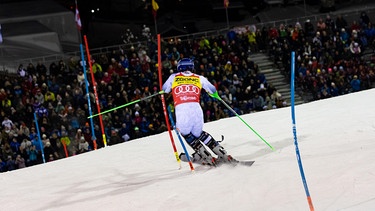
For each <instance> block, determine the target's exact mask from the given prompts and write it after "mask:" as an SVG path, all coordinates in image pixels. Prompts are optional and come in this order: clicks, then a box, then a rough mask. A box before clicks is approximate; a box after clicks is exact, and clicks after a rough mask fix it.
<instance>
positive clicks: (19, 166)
mask: <svg viewBox="0 0 375 211" xmlns="http://www.w3.org/2000/svg"><path fill="white" fill-rule="evenodd" d="M14 164H15V165H16V168H17V169H22V168H25V167H26V162H25V159H24V158H23V157H21V155H20V154H18V155H17V157H16V160H15V162H14Z"/></svg>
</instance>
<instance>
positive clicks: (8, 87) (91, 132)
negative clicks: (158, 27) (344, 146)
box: [0, 14, 375, 172]
mask: <svg viewBox="0 0 375 211" xmlns="http://www.w3.org/2000/svg"><path fill="white" fill-rule="evenodd" d="M364 15H366V14H364ZM340 20H341V22H344V20H343V18H342V17H337V20H336V21H330V18H329V17H327V19H326V20H325V21H324V22H323V21H322V22H321V21H319V22H318V23H317V25H316V26H314V25H312V26H311V25H309V23H310V22H309V21H306V23H305V25H304V26H302V25H301V24H299V23H296V25H295V26H284V25H280V27H279V28H275V27H269V28H266V27H263V28H260V29H256V28H255V27H244V28H243V30H242V31H240V32H239V31H235V30H231V31H230V32H229V33H228V34H226V35H218V36H211V37H199V38H194V39H189V40H183V41H182V40H181V39H179V38H176V39H168V40H163V41H162V47H161V49H162V52H161V61H162V62H161V66H162V67H161V69H162V81H165V80H166V78H167V77H168V76H169V75H170V73H172V72H174V71H175V69H176V64H177V61H178V60H180V59H181V58H191V59H193V60H194V62H195V69H196V72H197V73H199V74H202V75H204V76H205V77H207V78H208V79H209V80H210V81H211V82H212V83H213V84H214V85H215V86H216V87H217V89H218V92H219V95H220V97H221V98H222V99H223V100H224V101H226V103H227V104H229V105H230V106H231V107H232V108H233V110H235V111H236V112H237V113H238V114H246V113H250V112H257V111H263V110H268V109H274V108H280V107H284V106H286V102H285V100H284V99H283V96H282V95H281V94H280V93H279V92H278V91H277V89H276V88H275V87H274V86H273V85H272V84H271V83H269V82H268V81H267V79H266V77H265V76H264V74H262V73H261V72H260V71H259V68H258V65H257V64H255V63H254V62H253V61H252V57H251V56H252V54H253V53H254V52H267V53H269V55H270V56H272V57H273V58H275V63H278V62H279V63H281V64H282V65H283V66H284V68H285V70H284V73H285V75H286V76H288V75H289V72H290V70H289V68H288V65H289V66H290V64H289V57H290V53H291V51H296V57H297V60H296V61H297V63H296V66H297V67H296V69H297V70H298V75H297V76H296V80H297V83H298V86H300V87H302V88H303V90H304V91H306V92H311V93H312V94H313V95H314V99H316V100H317V99H322V98H327V97H331V96H336V95H340V94H345V93H349V92H354V91H359V90H363V89H366V88H369V87H370V83H371V82H372V81H373V80H374V75H373V69H374V68H373V67H374V66H373V63H371V60H370V61H367V60H364V59H363V57H362V56H361V52H357V51H356V50H354V49H355V48H361V49H362V50H363V49H364V48H366V47H370V46H372V45H373V42H374V36H375V29H374V27H373V26H372V24H371V22H370V20H369V19H367V18H366V16H361V19H360V21H359V22H358V24H357V25H355V23H352V24H351V25H348V24H345V23H341V22H340ZM345 32H346V33H347V35H346V36H344V35H342V34H343V33H345ZM364 38H365V39H364ZM157 53H158V52H157V44H156V42H155V40H153V39H149V40H148V41H147V42H145V43H143V44H137V45H133V46H131V47H129V48H121V50H114V51H112V52H108V53H103V54H100V55H94V56H93V58H92V60H91V64H92V74H93V77H94V78H95V81H96V89H94V86H93V82H92V80H91V77H90V73H91V72H90V69H89V66H87V67H85V68H83V67H82V66H81V64H82V62H81V61H80V59H79V58H75V57H71V58H70V59H69V60H68V61H64V60H61V61H58V62H56V63H55V62H53V63H52V64H49V65H47V66H46V65H45V64H43V63H41V62H38V63H37V64H36V65H35V66H34V64H31V63H30V64H28V65H27V66H23V65H22V64H21V65H20V66H19V69H18V73H17V76H16V77H11V76H4V77H3V78H1V81H0V101H1V104H0V121H1V122H2V124H1V134H0V142H1V150H0V172H5V171H11V170H14V169H19V168H24V167H27V166H32V165H36V164H40V163H42V162H50V161H53V160H56V159H61V158H65V157H69V156H73V155H77V154H80V153H85V152H88V151H90V150H94V149H99V148H102V147H104V146H105V144H104V141H103V134H102V130H101V128H100V127H101V124H100V122H99V118H98V117H94V118H93V123H94V125H91V121H90V120H89V119H88V118H87V117H89V116H90V115H91V114H95V113H97V109H96V97H97V98H98V99H97V100H98V102H99V105H100V110H101V111H106V110H109V109H112V108H115V107H117V106H121V105H124V104H126V103H129V102H132V101H135V100H139V99H141V98H145V97H147V96H150V95H152V94H155V93H157V92H158V91H160V90H159V87H160V84H159V78H158V70H157V69H158V66H157V61H158V59H157ZM86 64H87V63H86ZM85 70H87V75H86V76H87V77H86V78H87V80H88V82H89V87H88V88H89V92H90V93H89V94H86V83H85ZM355 80H357V82H355ZM94 90H95V91H96V93H95V92H94ZM95 94H96V95H95ZM88 101H90V104H91V108H89V103H88ZM166 101H167V104H168V106H170V107H171V108H172V111H173V103H172V100H171V96H166ZM201 102H202V103H201V105H202V108H203V110H204V114H205V121H206V122H209V121H215V120H218V119H221V118H226V117H229V116H233V113H232V112H231V111H229V110H228V109H227V108H226V107H224V106H223V105H221V104H220V103H218V101H216V100H215V99H212V98H210V97H209V96H208V95H207V94H206V93H203V94H202V101H201ZM35 120H37V122H35ZM102 121H103V125H104V127H105V128H104V133H105V137H106V142H107V144H108V145H114V144H118V143H122V142H126V141H130V140H134V139H137V138H140V137H144V136H149V135H153V134H157V133H161V132H163V131H166V130H167V126H166V124H165V119H164V115H163V108H162V104H161V100H160V96H159V95H157V96H156V97H152V98H147V99H146V100H141V101H139V102H138V103H136V104H132V105H130V106H127V107H124V108H121V109H117V110H114V111H113V112H109V113H106V114H103V115H102ZM36 123H38V124H36ZM42 152H43V153H42Z"/></svg>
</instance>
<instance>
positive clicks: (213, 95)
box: [210, 92, 275, 150]
mask: <svg viewBox="0 0 375 211" xmlns="http://www.w3.org/2000/svg"><path fill="white" fill-rule="evenodd" d="M210 96H211V97H213V98H215V99H218V100H219V101H220V102H221V103H222V104H223V105H224V106H225V107H227V108H228V109H229V110H230V111H231V112H232V113H233V114H235V115H236V116H237V117H238V118H239V119H240V120H241V121H242V122H243V123H244V124H245V125H246V126H247V127H248V128H250V130H251V131H253V133H254V134H255V135H257V136H258V137H259V138H260V139H261V140H262V141H263V142H264V143H265V144H267V146H269V147H270V148H271V149H272V150H275V149H274V148H273V147H272V146H271V145H270V144H269V143H268V142H267V141H266V140H265V139H264V138H263V137H262V136H261V135H259V133H257V132H256V131H255V130H254V129H253V128H252V127H251V126H250V125H249V124H247V122H246V121H245V120H243V119H242V118H241V116H240V115H238V114H237V112H236V111H235V110H233V109H232V108H231V107H230V106H229V105H228V104H227V103H226V102H225V101H224V100H223V99H221V97H220V96H219V94H218V93H217V92H215V93H213V94H210Z"/></svg>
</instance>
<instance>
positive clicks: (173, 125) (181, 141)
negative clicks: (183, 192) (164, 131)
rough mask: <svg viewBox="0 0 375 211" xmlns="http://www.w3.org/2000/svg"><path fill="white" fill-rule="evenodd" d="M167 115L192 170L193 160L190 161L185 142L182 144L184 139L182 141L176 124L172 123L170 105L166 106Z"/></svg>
mask: <svg viewBox="0 0 375 211" xmlns="http://www.w3.org/2000/svg"><path fill="white" fill-rule="evenodd" d="M168 115H169V119H170V121H171V125H172V128H173V130H174V132H176V134H177V137H178V139H179V140H180V143H181V146H182V148H183V149H184V152H185V155H186V158H187V160H188V162H189V165H190V170H191V171H194V166H193V162H191V159H190V155H189V152H188V151H187V149H186V147H185V144H184V141H183V140H182V138H181V135H180V132H179V131H178V130H177V128H176V125H175V124H174V121H173V116H172V112H171V107H170V106H168Z"/></svg>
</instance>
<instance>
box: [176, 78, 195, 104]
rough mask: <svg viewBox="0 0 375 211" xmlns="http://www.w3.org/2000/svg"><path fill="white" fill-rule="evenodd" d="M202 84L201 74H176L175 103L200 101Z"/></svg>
mask: <svg viewBox="0 0 375 211" xmlns="http://www.w3.org/2000/svg"><path fill="white" fill-rule="evenodd" d="M201 89H202V84H201V81H200V78H199V76H196V75H191V76H184V75H182V74H181V75H176V77H175V78H174V80H173V83H172V95H173V99H174V104H175V106H177V105H178V104H181V103H187V102H197V103H199V99H200V94H201Z"/></svg>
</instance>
